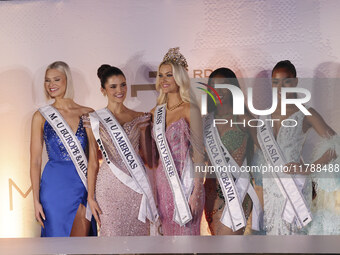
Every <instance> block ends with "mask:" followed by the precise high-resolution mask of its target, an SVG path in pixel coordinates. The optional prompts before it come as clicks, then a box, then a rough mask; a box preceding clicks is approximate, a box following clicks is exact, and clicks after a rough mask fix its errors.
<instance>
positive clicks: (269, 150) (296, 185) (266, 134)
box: [257, 116, 312, 228]
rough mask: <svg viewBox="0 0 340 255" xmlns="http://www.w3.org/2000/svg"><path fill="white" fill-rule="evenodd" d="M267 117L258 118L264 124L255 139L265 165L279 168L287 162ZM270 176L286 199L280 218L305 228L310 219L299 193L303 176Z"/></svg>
mask: <svg viewBox="0 0 340 255" xmlns="http://www.w3.org/2000/svg"><path fill="white" fill-rule="evenodd" d="M269 117H270V116H261V117H260V119H261V120H262V121H263V122H264V123H265V124H264V125H263V126H262V127H258V128H257V138H258V141H259V144H260V147H261V150H262V152H263V155H264V157H265V159H266V161H267V163H268V164H269V165H272V166H277V167H278V168H280V167H281V166H284V165H285V164H286V163H288V162H287V161H286V159H285V157H284V154H283V152H282V151H281V149H280V147H279V145H278V144H277V142H276V140H275V138H274V135H273V131H272V127H271V126H270V124H269V122H268V121H266V119H269ZM272 174H273V177H274V179H275V181H276V183H277V185H278V186H279V188H280V190H281V193H282V195H283V196H284V197H285V199H286V204H285V207H284V209H283V212H282V218H283V219H284V220H285V221H287V222H288V223H293V222H294V221H295V224H296V225H297V227H298V228H302V227H304V226H306V225H307V224H308V223H309V222H311V221H312V217H311V213H310V211H309V209H308V207H307V205H306V201H305V199H304V197H303V195H302V193H301V190H302V188H303V186H304V180H305V176H293V175H291V174H285V173H283V172H279V171H278V172H276V171H273V172H272Z"/></svg>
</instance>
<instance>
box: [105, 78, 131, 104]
mask: <svg viewBox="0 0 340 255" xmlns="http://www.w3.org/2000/svg"><path fill="white" fill-rule="evenodd" d="M101 90H102V92H103V94H104V95H107V98H108V100H109V101H110V102H115V103H122V102H124V100H125V98H126V94H127V86H126V79H125V77H124V76H123V75H112V76H110V77H109V78H107V80H106V82H105V89H103V88H102V89H101Z"/></svg>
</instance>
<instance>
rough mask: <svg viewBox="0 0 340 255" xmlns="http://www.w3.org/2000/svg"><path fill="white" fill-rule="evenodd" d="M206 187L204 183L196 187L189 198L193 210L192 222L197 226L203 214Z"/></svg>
mask: <svg viewBox="0 0 340 255" xmlns="http://www.w3.org/2000/svg"><path fill="white" fill-rule="evenodd" d="M204 196H205V194H204V186H203V184H202V183H200V184H198V185H195V187H194V190H193V192H192V194H191V196H190V198H189V206H190V209H191V215H192V222H193V224H196V223H197V222H198V221H200V220H201V217H200V215H201V213H202V211H203V207H204V200H205V197H204Z"/></svg>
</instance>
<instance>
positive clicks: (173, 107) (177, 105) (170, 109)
mask: <svg viewBox="0 0 340 255" xmlns="http://www.w3.org/2000/svg"><path fill="white" fill-rule="evenodd" d="M183 103H184V102H183V101H182V100H181V102H179V103H178V104H176V105H174V106H172V107H170V108H169V107H168V104H166V108H167V109H168V110H169V111H173V110H175V109H176V108H177V107H179V106H181V105H182V104H183Z"/></svg>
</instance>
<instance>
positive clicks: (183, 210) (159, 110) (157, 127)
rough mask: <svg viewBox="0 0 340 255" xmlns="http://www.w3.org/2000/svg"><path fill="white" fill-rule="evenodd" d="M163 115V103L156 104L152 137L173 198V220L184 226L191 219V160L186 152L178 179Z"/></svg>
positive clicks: (164, 109)
mask: <svg viewBox="0 0 340 255" xmlns="http://www.w3.org/2000/svg"><path fill="white" fill-rule="evenodd" d="M165 115H166V108H165V104H163V105H159V106H157V107H156V110H155V116H154V119H155V120H154V127H153V132H154V139H155V141H156V144H157V148H158V152H159V156H160V160H161V161H162V164H163V169H164V171H165V175H166V176H167V179H168V182H169V185H170V187H171V191H172V195H173V199H174V205H175V213H174V219H173V220H174V221H175V222H176V223H177V224H179V225H180V226H184V225H185V224H186V223H188V222H189V221H191V220H192V215H191V211H190V208H189V203H188V200H189V196H190V194H191V191H192V187H193V178H192V177H191V176H190V170H191V169H192V162H191V159H190V157H189V154H188V153H187V158H186V161H185V166H184V169H183V172H182V178H181V179H180V178H179V176H178V172H177V169H176V165H175V162H174V160H173V158H172V155H171V151H170V148H169V145H168V142H167V140H166V136H165Z"/></svg>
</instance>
